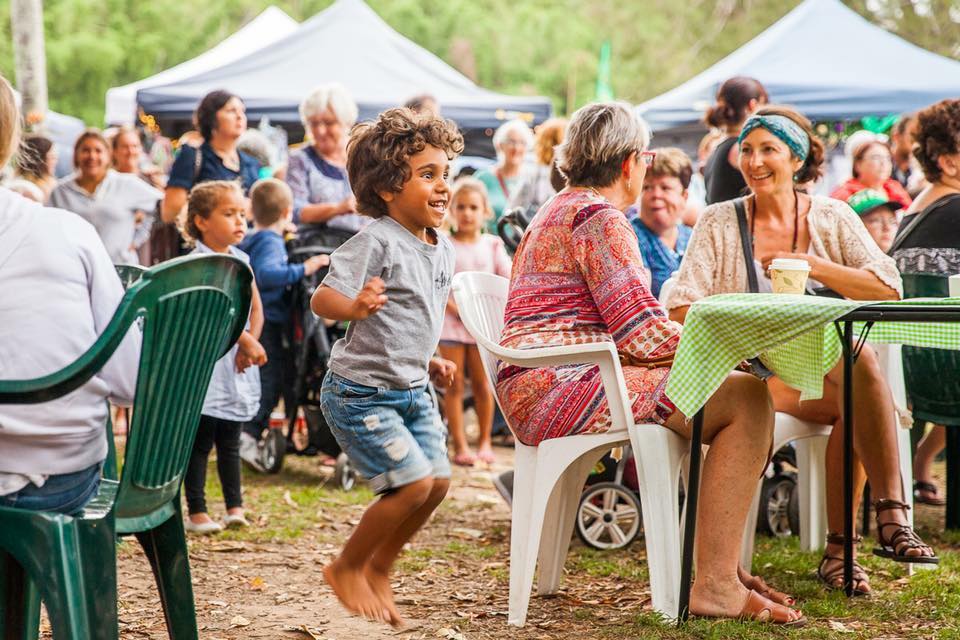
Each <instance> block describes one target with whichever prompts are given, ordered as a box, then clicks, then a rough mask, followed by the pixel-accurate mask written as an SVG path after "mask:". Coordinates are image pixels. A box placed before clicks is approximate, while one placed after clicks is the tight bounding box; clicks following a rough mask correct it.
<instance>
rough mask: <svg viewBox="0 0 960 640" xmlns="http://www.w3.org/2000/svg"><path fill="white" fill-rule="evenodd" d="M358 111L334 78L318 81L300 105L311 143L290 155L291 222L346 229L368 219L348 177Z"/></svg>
mask: <svg viewBox="0 0 960 640" xmlns="http://www.w3.org/2000/svg"><path fill="white" fill-rule="evenodd" d="M357 113H358V110H357V104H356V102H354V101H353V98H352V97H351V96H350V93H349V92H348V91H347V89H346V88H345V87H344V86H343V85H341V84H339V83H337V82H331V83H329V84H323V85H320V86H319V87H317V88H316V89H314V90H313V91H311V92H310V94H309V95H308V96H307V97H306V98H304V99H303V102H301V103H300V119H301V121H302V122H303V127H304V129H306V131H307V134H308V138H309V140H310V144H309V145H306V146H304V147H302V148H300V149H297V150H296V151H294V152H293V153H291V154H290V162H289V166H288V168H287V184H288V185H290V189H291V191H293V220H294V222H296V223H298V224H302V223H307V222H312V223H324V224H326V225H327V227H329V228H331V229H342V230H344V231H351V232H356V231H359V230H360V229H361V228H363V226H364V225H365V224H366V223H367V222H369V219H367V218H364V217H363V216H361V215H359V214H357V201H356V198H354V197H353V192H352V191H351V190H350V180H349V178H348V177H347V167H346V165H347V139H348V137H349V133H350V127H352V126H353V125H354V123H356V121H357Z"/></svg>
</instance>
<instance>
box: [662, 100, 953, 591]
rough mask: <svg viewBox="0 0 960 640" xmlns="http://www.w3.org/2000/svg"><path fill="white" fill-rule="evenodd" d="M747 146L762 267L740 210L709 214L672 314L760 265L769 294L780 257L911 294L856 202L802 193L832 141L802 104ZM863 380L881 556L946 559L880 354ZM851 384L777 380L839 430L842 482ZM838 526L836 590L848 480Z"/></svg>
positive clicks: (831, 497) (830, 581) (798, 409)
mask: <svg viewBox="0 0 960 640" xmlns="http://www.w3.org/2000/svg"><path fill="white" fill-rule="evenodd" d="M738 144H739V155H738V158H739V167H740V171H741V172H742V173H743V176H744V178H745V180H746V182H747V186H748V187H749V189H750V191H751V195H749V196H748V197H747V198H745V199H744V205H745V213H746V218H747V223H746V225H744V226H748V227H749V234H748V237H749V239H750V240H751V241H752V243H753V254H754V255H755V256H757V258H758V260H757V263H756V264H754V265H750V267H748V266H747V265H746V264H745V259H744V253H743V248H742V246H741V241H740V231H739V228H740V225H739V222H738V214H737V213H736V210H735V206H734V203H733V202H732V201H728V202H721V203H718V204H715V205H712V206H710V207H707V209H706V210H705V211H704V212H703V215H702V216H701V217H700V220H699V221H698V222H697V226H696V227H695V229H694V231H693V237H692V238H691V240H690V244H689V246H688V247H687V254H686V256H685V257H684V260H683V263H682V264H681V266H680V273H679V275H678V276H677V285H676V287H675V288H674V289H673V290H672V291H671V293H670V295H669V297H668V299H667V300H666V305H665V306H666V307H667V309H669V310H670V317H671V318H672V319H674V320H677V321H680V322H682V321H683V320H684V318H685V317H686V314H687V311H688V309H689V308H690V305H691V304H692V303H693V302H695V301H697V300H699V299H700V298H703V297H706V296H710V295H714V294H718V293H735V292H744V291H747V290H748V284H747V283H748V276H747V269H748V268H752V269H754V270H755V271H756V272H757V276H758V278H757V280H758V284H760V287H759V289H760V290H761V291H763V290H764V289H766V290H767V291H769V290H770V284H769V280H768V279H767V278H766V276H765V274H764V272H765V270H766V268H767V267H768V266H769V264H770V262H772V261H773V259H774V258H802V259H804V260H806V261H807V262H808V263H809V264H810V267H811V271H810V278H811V280H813V281H816V282H817V283H822V284H823V285H825V286H827V287H829V288H830V289H833V291H835V292H836V293H838V294H840V295H842V296H844V297H846V298H850V299H853V300H897V299H899V298H900V296H901V292H902V285H901V282H900V274H899V272H898V271H897V269H896V265H895V264H894V262H893V259H892V258H890V257H889V256H887V255H885V254H884V253H883V252H882V251H881V250H880V249H879V248H878V247H877V245H876V243H875V242H874V241H873V239H872V238H871V237H870V235H869V233H868V232H867V229H866V227H864V226H863V223H862V222H861V221H860V220H859V219H858V218H857V215H856V214H855V213H854V212H853V211H852V210H851V209H850V207H849V206H847V205H846V204H845V203H843V202H840V201H839V200H832V199H830V198H822V197H818V196H807V195H805V194H803V193H801V192H800V191H798V190H797V188H796V185H797V184H803V183H805V182H809V181H812V180H816V179H817V178H818V177H819V175H820V171H821V164H822V163H823V146H822V144H821V143H820V142H819V141H818V140H817V139H816V138H815V137H814V136H813V132H812V129H811V127H810V122H809V121H808V120H807V119H806V118H804V117H803V116H802V115H800V114H799V113H797V112H796V111H793V110H792V109H787V108H784V107H763V108H761V109H759V110H757V111H756V112H755V114H754V115H753V116H751V117H750V118H749V119H748V120H747V121H746V123H745V124H744V127H743V131H742V132H741V134H740V137H739V140H738ZM854 376H855V379H856V385H855V393H854V399H853V400H854V406H855V415H856V416H857V428H856V429H855V430H854V451H855V460H856V462H855V465H856V466H855V469H854V487H855V492H856V495H855V505H854V506H855V507H856V504H857V503H859V500H860V494H861V491H862V489H863V484H864V480H865V479H866V478H869V480H870V488H871V492H872V494H873V495H874V496H876V498H877V499H876V500H875V502H874V506H875V508H876V511H877V522H878V527H877V529H878V531H877V536H878V541H879V543H880V544H879V546H878V547H877V549H875V551H874V552H875V553H876V554H877V555H884V557H889V558H890V559H892V560H895V561H898V562H924V563H935V562H936V561H937V559H936V558H935V557H934V554H933V550H932V549H931V548H930V547H929V546H927V545H926V544H924V543H923V541H922V540H920V538H919V537H917V535H916V534H915V533H914V532H913V529H912V528H911V527H910V526H909V521H908V520H907V513H906V509H907V505H905V504H904V503H903V488H902V486H901V481H900V467H899V459H898V450H897V435H896V429H897V425H896V418H895V416H896V414H895V410H894V406H893V397H892V395H891V393H890V389H889V387H888V386H887V383H886V382H885V380H884V379H883V375H882V373H881V371H880V366H879V364H878V362H877V357H876V355H875V354H874V352H873V351H871V350H870V349H864V350H863V351H862V352H861V354H860V357H859V359H858V360H857V364H856V366H855V368H854ZM842 381H843V363H842V362H841V363H840V364H838V365H837V366H836V367H834V368H833V370H831V371H830V372H829V373H828V374H827V376H826V378H825V380H824V395H823V398H821V399H819V400H807V401H804V402H801V401H800V394H799V392H798V391H796V390H795V389H792V388H790V387H788V386H787V385H786V384H784V383H783V382H782V381H781V380H779V379H778V378H770V379H769V381H768V385H767V386H768V388H769V389H770V395H771V396H772V398H773V402H774V407H775V408H776V410H777V411H781V412H784V413H789V414H790V415H794V416H796V417H798V418H801V419H804V420H810V421H812V422H817V423H820V424H832V425H833V430H832V432H831V434H830V441H829V444H828V445H827V463H826V464H827V477H828V478H831V479H838V478H841V477H842V473H841V470H842V468H843V466H842V465H843V461H842V443H843V420H842V417H841V416H842V415H843V413H842V392H841V384H842ZM861 464H862V466H861ZM864 472H866V475H864ZM827 521H828V525H829V531H830V533H829V534H828V535H827V547H826V550H825V553H824V557H823V560H822V561H821V563H820V566H819V569H818V575H819V577H820V579H821V580H822V581H823V582H824V583H825V584H826V585H827V586H828V587H829V588H834V589H839V588H842V585H843V562H842V553H843V542H844V538H843V534H842V531H843V494H842V484H841V483H840V482H839V481H835V482H830V483H829V484H828V485H827ZM854 583H855V584H854V589H855V591H856V592H857V593H858V594H866V593H869V592H870V585H869V583H868V581H867V574H866V572H865V571H864V570H863V568H862V567H860V565H859V564H857V565H855V569H854Z"/></svg>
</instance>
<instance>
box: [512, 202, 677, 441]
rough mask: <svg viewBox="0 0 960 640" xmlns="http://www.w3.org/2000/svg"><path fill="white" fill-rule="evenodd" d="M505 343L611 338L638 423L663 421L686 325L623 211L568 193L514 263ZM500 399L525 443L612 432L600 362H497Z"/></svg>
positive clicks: (539, 222)
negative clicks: (654, 282)
mask: <svg viewBox="0 0 960 640" xmlns="http://www.w3.org/2000/svg"><path fill="white" fill-rule="evenodd" d="M504 315H505V317H504V321H505V324H504V329H503V335H502V338H501V342H500V344H501V345H503V346H504V347H510V348H514V349H528V348H536V347H546V346H559V345H570V344H585V343H592V342H613V343H615V344H616V347H617V351H618V352H619V353H620V355H621V361H626V362H629V363H631V364H628V365H625V366H624V367H623V372H624V376H625V378H626V382H627V389H628V392H629V395H630V401H631V404H632V408H633V415H634V417H635V419H636V420H637V422H650V421H651V420H652V421H655V422H657V423H660V424H663V423H664V421H666V419H667V418H668V417H669V416H670V415H671V414H672V413H673V412H674V411H675V407H674V406H673V404H672V403H671V402H670V401H669V400H668V399H667V398H666V397H665V396H664V394H663V390H664V387H665V386H666V382H667V376H668V374H669V372H670V369H669V364H670V362H671V361H672V358H673V355H674V353H675V352H676V348H677V344H678V343H679V341H680V330H681V327H680V325H679V324H677V323H675V322H672V321H670V320H668V319H667V316H666V312H665V311H664V309H663V307H661V306H660V304H659V303H658V302H657V300H656V298H654V297H653V295H652V294H651V293H650V290H649V288H648V286H647V285H646V278H645V274H644V271H643V265H642V262H641V259H640V253H639V248H638V246H637V238H636V235H635V234H634V232H633V229H631V227H630V223H629V222H627V219H626V217H624V215H623V213H621V212H620V211H618V210H617V209H615V208H614V207H613V206H612V205H611V204H610V203H609V202H607V201H606V200H605V199H603V198H602V197H600V196H599V195H598V194H596V193H595V192H593V191H592V190H587V189H568V190H566V191H563V192H561V193H560V194H558V195H557V196H556V197H554V198H553V199H552V200H550V201H548V202H547V203H546V204H545V205H544V206H543V207H542V208H541V209H540V211H539V212H538V213H537V215H536V217H534V219H533V221H532V222H531V223H530V226H529V227H528V229H527V232H526V233H525V234H524V237H523V240H522V241H521V243H520V246H519V247H518V248H517V253H516V256H515V258H514V266H513V273H512V277H511V281H510V293H509V297H508V299H507V306H506V310H505V314H504ZM496 391H497V394H498V396H499V398H500V401H501V404H502V406H503V408H504V411H505V412H506V414H507V417H508V419H509V422H510V424H511V425H512V426H513V428H514V430H515V435H516V436H517V438H519V440H520V441H521V442H523V443H524V444H527V445H537V444H539V443H540V442H542V441H543V440H547V439H550V438H558V437H561V436H567V435H574V434H579V433H597V432H604V431H607V430H608V429H610V425H611V419H610V412H609V410H608V409H607V403H606V400H605V395H604V391H603V386H602V384H601V379H600V371H599V368H598V367H596V366H594V365H565V366H557V367H543V368H538V369H524V368H520V367H516V366H512V365H508V364H505V363H502V362H501V363H500V365H499V369H498V377H497V387H496Z"/></svg>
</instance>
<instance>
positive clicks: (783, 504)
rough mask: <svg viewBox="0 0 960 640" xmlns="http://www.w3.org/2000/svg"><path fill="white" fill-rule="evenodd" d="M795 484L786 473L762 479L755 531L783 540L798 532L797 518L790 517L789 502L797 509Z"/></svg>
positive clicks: (791, 477)
mask: <svg viewBox="0 0 960 640" xmlns="http://www.w3.org/2000/svg"><path fill="white" fill-rule="evenodd" d="M796 489H797V482H796V480H794V478H793V476H792V475H791V474H788V473H782V474H778V475H776V476H774V477H773V478H769V479H767V478H764V480H763V485H762V487H761V489H760V509H759V513H758V514H757V531H759V532H761V533H765V534H767V535H773V536H777V537H778V538H784V537H787V536H790V535H793V534H794V533H795V532H797V531H798V528H799V527H798V524H799V523H798V522H797V520H799V518H798V517H791V515H793V514H791V508H790V503H791V501H793V502H794V508H795V509H797V511H799V509H798V506H797V505H798V504H799V501H798V500H797V498H796V497H795V496H794V494H796Z"/></svg>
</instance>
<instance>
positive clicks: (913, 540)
mask: <svg viewBox="0 0 960 640" xmlns="http://www.w3.org/2000/svg"><path fill="white" fill-rule="evenodd" d="M909 508H910V505H908V504H905V503H903V502H900V501H899V500H891V499H888V498H881V499H879V500H876V501H875V502H874V503H873V509H874V511H875V512H876V513H877V545H878V546H876V547H874V548H873V554H874V555H877V556H880V557H881V558H887V559H888V560H893V561H894V562H907V563H910V564H940V558H938V557H937V556H911V555H907V554H906V553H904V552H905V551H909V550H910V549H930V551H931V553H932V552H933V549H932V548H931V547H930V545H928V544H927V543H926V542H924V541H923V540H921V539H920V536H918V535H917V534H916V532H915V531H914V530H913V528H912V527H910V526H909V525H905V524H899V523H897V522H883V523H881V522H880V512H881V511H887V510H889V509H903V510H904V511H906V510H907V509H909ZM891 527H893V535H891V536H890V537H889V538H888V537H886V535H885V533H886V531H888V530H889V529H890V528H891Z"/></svg>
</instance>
